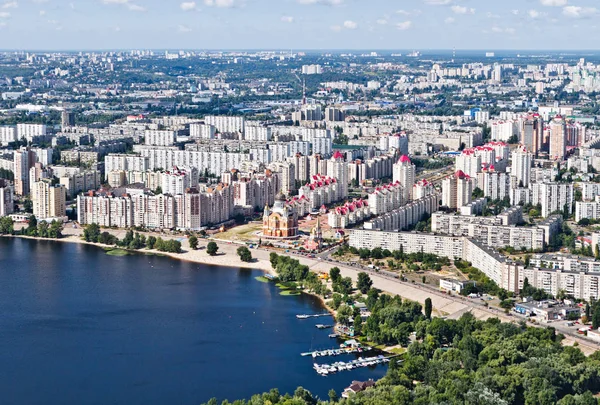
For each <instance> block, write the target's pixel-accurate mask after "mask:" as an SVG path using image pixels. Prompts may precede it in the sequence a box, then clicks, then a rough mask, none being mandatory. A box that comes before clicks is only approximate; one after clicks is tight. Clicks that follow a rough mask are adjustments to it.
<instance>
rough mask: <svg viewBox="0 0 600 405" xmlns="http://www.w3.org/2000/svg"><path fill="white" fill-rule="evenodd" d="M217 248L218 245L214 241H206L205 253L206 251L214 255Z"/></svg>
mask: <svg viewBox="0 0 600 405" xmlns="http://www.w3.org/2000/svg"><path fill="white" fill-rule="evenodd" d="M218 250H219V246H218V245H217V244H216V242H214V241H210V242H208V245H206V253H208V254H209V255H211V256H215V255H216V254H217V251H218Z"/></svg>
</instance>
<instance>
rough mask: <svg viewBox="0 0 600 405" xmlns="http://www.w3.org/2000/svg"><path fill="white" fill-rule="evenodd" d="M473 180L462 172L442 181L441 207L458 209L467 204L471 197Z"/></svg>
mask: <svg viewBox="0 0 600 405" xmlns="http://www.w3.org/2000/svg"><path fill="white" fill-rule="evenodd" d="M474 188H475V187H474V179H472V178H471V177H469V176H467V175H466V174H465V173H463V172H462V170H459V171H457V172H456V173H455V174H454V175H452V176H450V177H447V178H445V179H444V180H443V181H442V205H443V206H446V207H448V208H452V209H459V208H460V207H463V206H465V205H467V204H469V203H470V202H471V201H472V199H473V197H472V195H473V189H474Z"/></svg>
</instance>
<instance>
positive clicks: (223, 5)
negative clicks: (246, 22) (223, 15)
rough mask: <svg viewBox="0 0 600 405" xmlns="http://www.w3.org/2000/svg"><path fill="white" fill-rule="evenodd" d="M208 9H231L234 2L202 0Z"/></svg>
mask: <svg viewBox="0 0 600 405" xmlns="http://www.w3.org/2000/svg"><path fill="white" fill-rule="evenodd" d="M204 4H206V5H207V6H208V7H218V8H231V7H235V1H234V0H204Z"/></svg>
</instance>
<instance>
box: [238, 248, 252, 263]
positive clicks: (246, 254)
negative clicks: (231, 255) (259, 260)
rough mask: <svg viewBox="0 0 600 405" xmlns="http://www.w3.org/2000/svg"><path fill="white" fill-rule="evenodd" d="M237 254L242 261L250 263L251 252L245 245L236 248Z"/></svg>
mask: <svg viewBox="0 0 600 405" xmlns="http://www.w3.org/2000/svg"><path fill="white" fill-rule="evenodd" d="M237 254H238V256H239V257H240V260H241V261H243V262H246V263H250V262H251V261H252V252H250V249H248V248H247V247H246V246H240V247H239V248H237Z"/></svg>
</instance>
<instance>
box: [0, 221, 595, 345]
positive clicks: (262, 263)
mask: <svg viewBox="0 0 600 405" xmlns="http://www.w3.org/2000/svg"><path fill="white" fill-rule="evenodd" d="M107 230H108V231H110V233H111V234H113V235H115V236H118V237H120V238H122V237H123V236H124V234H125V232H126V230H121V229H107ZM82 232H83V229H82V228H67V227H65V228H64V230H63V237H62V238H60V239H51V238H41V237H37V236H27V235H0V237H11V238H23V239H32V240H45V241H54V242H65V243H79V244H85V245H91V246H96V247H99V248H102V249H105V248H114V249H117V248H118V247H116V246H107V245H102V244H98V243H93V242H86V241H84V240H83V239H81V236H82ZM140 234H143V235H146V236H149V235H152V236H156V237H159V236H160V237H161V238H163V239H176V240H180V241H181V240H185V239H186V237H185V236H183V237H182V236H178V237H175V236H173V235H163V234H157V233H152V232H140ZM208 241H209V240H206V239H203V240H201V241H200V242H201V243H202V244H204V243H205V242H206V243H208ZM212 241H214V242H216V243H217V244H218V245H219V253H220V254H218V255H217V256H209V255H207V254H206V252H204V251H203V249H198V250H184V251H183V253H169V252H159V251H157V250H154V249H152V250H147V249H141V250H139V251H137V250H136V251H131V252H137V253H141V254H143V253H144V252H148V253H150V254H156V255H162V256H166V257H170V258H173V259H177V260H184V261H189V262H193V263H199V264H205V265H214V266H221V267H238V268H243V269H250V270H260V271H262V272H263V273H269V274H272V275H274V276H277V273H276V272H275V271H274V270H273V269H272V267H271V263H270V261H269V254H270V253H271V251H269V250H265V249H252V250H251V252H252V256H253V259H254V260H255V261H254V262H252V263H247V262H242V261H241V260H240V259H239V256H238V255H237V252H236V250H237V248H238V247H239V246H245V245H244V244H239V243H236V242H232V241H231V242H230V241H223V240H219V239H212ZM182 245H183V243H182ZM124 250H127V249H124ZM127 251H129V250H127ZM275 253H277V252H275ZM277 254H280V253H277ZM289 256H291V257H293V258H295V259H297V260H299V261H300V263H301V264H303V265H307V266H308V267H309V270H310V271H312V272H316V273H318V272H328V271H329V270H330V268H331V267H333V266H337V267H338V268H339V269H340V270H341V273H342V276H343V277H347V276H348V277H351V278H352V279H353V281H355V282H356V280H357V275H358V273H359V272H360V271H362V270H360V269H355V268H351V267H349V266H344V265H342V264H340V263H336V264H333V263H329V262H326V261H320V260H315V259H311V258H307V257H303V256H297V255H293V254H292V255H289ZM369 275H370V277H371V280H372V281H373V287H375V288H378V289H379V290H381V291H383V292H385V293H387V294H391V295H398V296H400V297H402V299H408V300H411V301H415V302H418V303H420V304H421V305H423V303H424V301H425V299H426V298H431V300H432V303H433V309H434V312H435V313H437V314H438V316H444V317H447V318H451V319H457V318H458V317H460V316H461V315H462V314H463V313H465V312H471V313H472V314H473V315H474V316H475V318H476V319H479V320H486V319H488V318H498V319H499V320H500V321H501V322H509V323H516V321H517V320H515V319H514V318H511V317H508V316H506V315H505V314H504V313H501V312H500V311H499V310H496V309H493V308H491V309H490V308H486V307H481V306H478V305H475V304H473V303H471V302H469V301H468V300H467V299H464V298H462V297H461V298H460V299H459V298H458V297H454V296H448V295H447V294H444V293H441V292H439V291H434V290H432V289H427V288H424V287H423V286H419V285H418V284H414V283H413V284H409V283H402V282H397V281H396V280H390V279H386V278H385V277H383V276H381V275H378V274H375V273H371V274H369ZM302 292H303V293H305V294H309V295H311V296H313V297H316V298H317V299H319V300H320V301H321V304H322V305H323V307H324V308H325V310H326V311H328V312H329V313H331V314H333V315H334V317H335V311H333V310H332V308H329V307H328V306H327V304H326V303H325V300H324V299H323V298H322V297H320V296H318V295H316V294H312V293H308V292H305V291H302ZM528 326H530V327H540V326H539V325H529V324H528ZM575 343H577V344H578V345H579V347H580V348H581V349H582V351H583V352H584V354H586V355H590V354H592V353H594V352H596V351H597V350H599V345H598V344H595V343H594V342H591V341H588V340H583V339H581V338H580V337H579V336H575V335H568V336H567V335H565V339H564V340H563V345H573V344H575Z"/></svg>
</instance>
